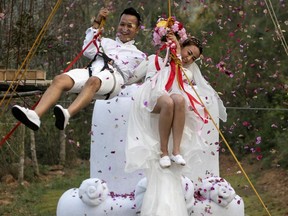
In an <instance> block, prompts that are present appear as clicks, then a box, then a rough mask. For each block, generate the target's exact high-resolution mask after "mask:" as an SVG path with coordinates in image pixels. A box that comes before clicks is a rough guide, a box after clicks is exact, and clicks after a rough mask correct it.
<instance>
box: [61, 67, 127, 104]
mask: <svg viewBox="0 0 288 216" xmlns="http://www.w3.org/2000/svg"><path fill="white" fill-rule="evenodd" d="M111 69H112V70H113V72H110V70H108V69H105V70H103V71H100V72H98V73H93V76H96V77H98V78H99V79H100V80H101V86H100V89H99V90H98V91H97V92H96V94H95V96H94V98H95V99H111V98H113V97H115V96H116V95H118V94H119V92H120V91H121V89H122V86H123V85H124V79H123V77H122V76H121V74H120V73H119V72H118V71H117V70H116V69H115V68H112V67H111ZM65 74H66V75H68V76H70V77H71V79H73V81H74V86H73V87H72V89H70V90H69V91H68V92H70V93H80V91H81V90H82V89H83V87H84V85H85V83H86V82H87V80H88V79H89V78H90V76H89V71H88V69H85V68H83V69H73V70H70V71H68V72H67V73H65Z"/></svg>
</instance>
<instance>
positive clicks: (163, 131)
mask: <svg viewBox="0 0 288 216" xmlns="http://www.w3.org/2000/svg"><path fill="white" fill-rule="evenodd" d="M173 109H174V104H173V100H172V99H171V98H170V97H169V96H168V95H163V96H161V97H159V98H158V100H157V104H156V106H155V107H154V110H153V111H152V113H159V115H160V116H159V135H160V150H161V151H162V155H161V157H163V156H167V155H168V141H169V136H170V133H171V127H172V121H173Z"/></svg>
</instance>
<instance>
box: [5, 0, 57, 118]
mask: <svg viewBox="0 0 288 216" xmlns="http://www.w3.org/2000/svg"><path fill="white" fill-rule="evenodd" d="M61 3H62V0H58V1H57V3H56V4H55V6H54V8H53V9H52V12H51V13H50V15H49V17H48V18H47V20H46V22H45V24H44V25H43V27H42V29H41V31H40V32H39V34H38V36H37V38H36V40H35V42H34V44H33V45H32V47H31V49H30V50H29V52H28V54H27V56H26V58H25V59H24V61H23V62H22V64H21V66H20V68H19V69H18V70H17V72H16V74H15V76H14V78H13V80H12V82H11V84H10V85H9V88H8V90H7V91H6V93H5V94H4V96H3V98H2V100H1V102H0V107H1V106H2V103H3V102H4V100H5V99H6V97H7V95H8V93H9V92H10V90H11V89H12V94H11V96H10V98H9V99H8V100H7V102H6V104H5V106H4V109H2V112H1V113H0V116H2V114H3V113H4V111H5V110H6V109H7V107H8V104H9V103H10V101H11V99H12V95H13V93H15V91H16V89H17V87H18V85H19V83H20V82H21V80H22V78H23V77H24V76H25V73H26V72H27V69H28V66H29V64H30V61H31V59H32V57H33V56H34V55H35V53H36V50H37V48H38V46H39V45H40V43H41V41H42V39H43V37H44V35H45V32H46V31H47V29H48V26H49V24H50V23H51V20H52V18H53V17H54V15H55V13H56V12H57V10H58V8H59V7H60V5H61ZM23 68H24V71H22V69H23ZM20 74H21V76H19V75H20ZM18 76H19V77H18ZM17 78H18V80H16V79H17ZM15 83H16V84H15Z"/></svg>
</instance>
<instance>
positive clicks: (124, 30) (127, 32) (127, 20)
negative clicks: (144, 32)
mask: <svg viewBox="0 0 288 216" xmlns="http://www.w3.org/2000/svg"><path fill="white" fill-rule="evenodd" d="M138 30H139V26H138V20H137V18H136V17H135V16H133V15H128V14H123V15H122V16H121V19H120V22H119V25H118V29H117V36H118V37H119V39H120V40H121V41H122V42H123V43H126V42H128V41H131V40H133V39H134V38H135V36H136V34H137V33H138Z"/></svg>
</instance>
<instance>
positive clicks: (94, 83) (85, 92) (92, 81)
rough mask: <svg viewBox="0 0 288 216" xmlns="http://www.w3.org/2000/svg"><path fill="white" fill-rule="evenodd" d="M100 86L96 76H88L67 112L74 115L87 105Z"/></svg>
mask: <svg viewBox="0 0 288 216" xmlns="http://www.w3.org/2000/svg"><path fill="white" fill-rule="evenodd" d="M100 87H101V80H100V79H99V78H98V77H96V76H92V77H90V78H89V79H88V80H87V82H86V83H85V85H84V87H83V89H82V90H81V92H80V94H79V95H78V96H77V98H76V99H75V100H74V101H73V102H72V104H71V105H70V106H69V107H68V112H69V114H70V116H74V115H75V114H76V113H78V112H79V111H80V110H81V109H83V108H85V107H86V106H88V105H89V104H90V103H91V101H92V100H93V97H94V96H95V94H96V92H97V91H98V90H99V89H100Z"/></svg>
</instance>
